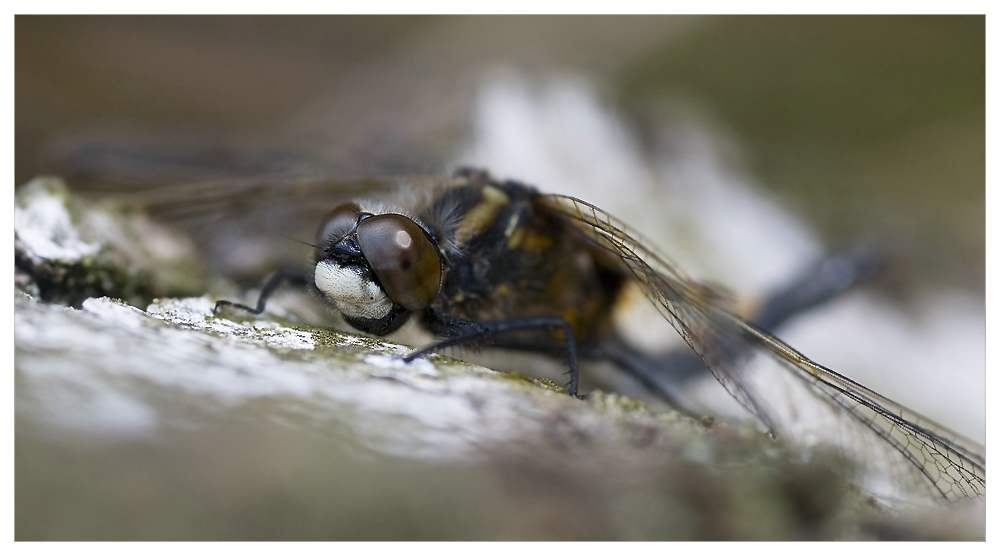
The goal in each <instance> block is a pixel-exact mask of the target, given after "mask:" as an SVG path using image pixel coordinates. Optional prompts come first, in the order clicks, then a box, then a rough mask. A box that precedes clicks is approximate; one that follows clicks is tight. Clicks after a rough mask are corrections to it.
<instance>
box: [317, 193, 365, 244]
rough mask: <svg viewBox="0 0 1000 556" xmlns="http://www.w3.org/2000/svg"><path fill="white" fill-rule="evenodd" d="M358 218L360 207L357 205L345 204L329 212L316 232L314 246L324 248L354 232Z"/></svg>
mask: <svg viewBox="0 0 1000 556" xmlns="http://www.w3.org/2000/svg"><path fill="white" fill-rule="evenodd" d="M360 216H361V207H359V206H358V205H357V203H346V204H343V205H340V206H339V207H337V208H335V209H333V210H331V211H330V212H329V213H327V215H326V217H325V218H323V220H322V223H321V224H320V225H319V229H318V230H316V245H317V246H319V247H323V248H326V247H327V246H329V245H332V244H334V243H336V242H338V241H340V240H341V239H343V238H344V236H346V235H347V234H349V233H351V231H352V230H354V226H355V225H357V223H358V217H360Z"/></svg>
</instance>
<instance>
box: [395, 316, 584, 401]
mask: <svg viewBox="0 0 1000 556" xmlns="http://www.w3.org/2000/svg"><path fill="white" fill-rule="evenodd" d="M431 328H432V332H435V333H437V334H441V335H445V336H451V337H450V338H448V339H446V340H442V341H441V342H438V343H436V344H434V345H432V346H428V347H425V348H423V349H421V350H417V351H414V352H412V353H410V354H409V355H407V356H406V357H404V358H403V361H406V362H407V363H409V362H410V361H413V360H414V359H416V358H418V357H422V356H424V355H429V354H431V353H434V352H435V351H438V350H440V349H444V348H446V347H451V346H455V345H458V344H464V343H468V342H472V341H475V340H479V339H482V338H486V337H488V336H491V335H494V334H502V333H505V332H513V331H517V330H531V329H537V328H544V329H547V330H552V329H561V330H562V331H563V332H564V333H565V334H566V349H567V351H568V352H569V395H570V396H574V397H578V398H579V397H580V396H578V395H577V387H578V385H579V382H580V375H579V373H578V371H577V360H576V338H575V336H574V335H573V327H572V326H570V325H569V323H568V322H566V321H565V320H564V319H561V318H558V317H524V318H516V319H504V320H494V321H483V322H478V321H468V320H464V319H457V318H455V317H449V316H443V315H439V316H438V317H437V318H436V319H435V320H434V321H433V324H432V326H431ZM435 329H436V330H435Z"/></svg>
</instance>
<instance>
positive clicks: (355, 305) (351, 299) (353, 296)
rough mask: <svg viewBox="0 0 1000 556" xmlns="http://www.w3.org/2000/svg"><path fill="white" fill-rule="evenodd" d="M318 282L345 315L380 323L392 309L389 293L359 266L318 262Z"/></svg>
mask: <svg viewBox="0 0 1000 556" xmlns="http://www.w3.org/2000/svg"><path fill="white" fill-rule="evenodd" d="M315 279H316V287H317V288H319V291H321V292H323V295H325V296H326V297H328V298H329V299H330V301H333V303H334V305H335V306H336V307H337V310H338V311H340V312H341V313H343V314H344V315H345V316H348V317H354V318H362V319H372V320H378V319H382V318H385V317H386V315H388V314H389V311H391V310H392V300H391V299H389V296H388V295H386V293H385V291H384V290H383V289H382V288H380V287H379V285H378V284H376V283H375V281H374V280H371V279H370V278H368V277H366V276H365V275H364V272H363V271H362V270H361V269H360V268H358V267H357V266H355V265H346V266H344V265H340V264H338V263H337V262H335V261H332V260H329V259H327V260H322V261H320V262H318V263H316V275H315Z"/></svg>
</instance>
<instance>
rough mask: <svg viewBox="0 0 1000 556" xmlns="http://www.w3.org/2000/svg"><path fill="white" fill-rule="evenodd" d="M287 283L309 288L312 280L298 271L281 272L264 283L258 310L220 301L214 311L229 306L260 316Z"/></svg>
mask: <svg viewBox="0 0 1000 556" xmlns="http://www.w3.org/2000/svg"><path fill="white" fill-rule="evenodd" d="M286 281H287V282H288V283H289V284H291V285H293V286H298V287H307V286H309V285H310V284H311V283H312V278H310V277H309V276H306V275H305V274H303V273H301V272H299V271H297V270H281V271H278V272H276V273H274V274H273V275H271V277H270V278H268V279H267V282H265V283H264V287H263V288H262V289H261V290H260V297H259V298H257V307H256V308H253V307H249V306H247V305H243V304H242V303H234V302H232V301H226V300H225V299H220V300H219V301H216V302H215V308H214V309H213V310H212V311H213V312H216V311H218V310H219V307H223V306H227V305H228V306H232V307H236V308H237V309H243V310H244V311H249V312H251V313H253V314H255V315H259V314H261V313H263V312H264V306H265V305H266V304H267V300H268V298H269V297H271V294H273V293H274V292H275V290H277V289H278V288H279V287H281V285H282V284H284V283H285V282H286Z"/></svg>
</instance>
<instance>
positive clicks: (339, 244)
mask: <svg viewBox="0 0 1000 556" xmlns="http://www.w3.org/2000/svg"><path fill="white" fill-rule="evenodd" d="M316 245H317V253H316V269H315V277H314V279H315V282H316V287H317V288H319V290H320V292H322V293H323V295H324V296H326V297H327V298H328V299H329V300H330V301H331V302H332V303H333V304H334V306H335V307H336V308H337V310H338V311H340V312H341V313H342V314H343V315H344V318H345V319H346V320H347V322H348V324H351V325H352V326H354V327H355V328H358V329H360V330H364V331H367V332H373V333H376V334H387V333H389V332H392V331H393V330H395V329H397V328H399V326H401V325H402V324H403V322H405V320H406V318H407V317H408V316H409V314H410V313H411V312H414V311H419V310H421V309H423V308H425V307H427V306H428V305H429V304H430V303H431V301H433V300H434V298H435V297H436V296H437V294H438V291H439V290H440V288H441V258H440V256H439V255H438V249H437V247H436V246H435V243H434V241H433V239H431V237H430V236H429V235H428V234H427V233H426V232H425V231H424V229H423V228H421V227H420V226H419V225H418V224H417V223H416V222H414V221H413V220H412V219H411V218H408V217H406V216H404V215H401V214H395V213H385V214H372V213H371V212H365V211H363V210H362V209H361V208H360V207H359V206H358V205H357V204H356V203H347V204H344V205H341V206H339V207H337V208H336V209H334V210H333V211H331V212H330V213H329V214H328V215H327V217H326V218H325V219H324V220H323V222H322V224H321V225H320V227H319V230H318V231H317V237H316Z"/></svg>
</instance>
